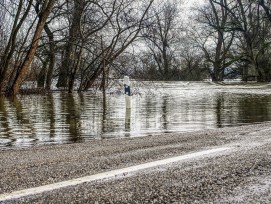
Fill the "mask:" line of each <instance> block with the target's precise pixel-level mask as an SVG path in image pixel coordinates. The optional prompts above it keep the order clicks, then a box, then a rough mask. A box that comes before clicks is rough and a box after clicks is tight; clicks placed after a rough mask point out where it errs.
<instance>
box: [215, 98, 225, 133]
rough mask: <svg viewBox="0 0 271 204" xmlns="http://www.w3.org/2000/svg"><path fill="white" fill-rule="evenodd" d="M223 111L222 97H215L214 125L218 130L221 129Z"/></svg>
mask: <svg viewBox="0 0 271 204" xmlns="http://www.w3.org/2000/svg"><path fill="white" fill-rule="evenodd" d="M223 110H224V97H223V95H222V94H219V95H218V96H216V105H215V113H216V120H217V121H216V124H217V127H218V128H221V127H222V119H221V117H222V115H223Z"/></svg>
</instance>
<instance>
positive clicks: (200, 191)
mask: <svg viewBox="0 0 271 204" xmlns="http://www.w3.org/2000/svg"><path fill="white" fill-rule="evenodd" d="M270 131H271V126H270V123H265V124H257V125H249V126H241V127H232V128H224V129H218V130H206V131H200V132H192V133H178V134H177V133H176V134H166V135H160V136H152V137H146V138H133V139H119V140H103V141H93V142H89V143H82V144H70V145H55V146H43V147H34V148H30V149H10V150H0V162H1V166H0V175H1V177H0V194H1V195H0V200H1V196H2V197H3V194H9V193H12V192H14V191H18V190H23V189H28V188H33V187H38V186H43V185H48V184H53V183H57V182H61V181H67V180H70V179H74V178H80V177H85V176H90V175H93V174H97V173H102V172H108V171H111V170H116V169H120V168H125V167H130V166H134V165H139V164H142V163H148V162H152V161H156V160H160V159H167V158H171V157H176V156H180V155H187V154H192V153H196V152H200V151H206V150H210V149H215V148H221V147H223V148H224V147H226V148H229V150H227V151H222V152H218V153H215V154H208V155H204V156H199V157H195V158H191V159H186V160H182V161H179V162H175V163H171V164H166V165H162V166H157V167H152V168H149V169H144V170H140V171H135V172H133V173H129V174H127V175H126V174H124V175H123V176H118V177H115V178H110V179H106V180H98V181H93V182H85V183H82V184H79V185H75V186H70V187H65V188H60V189H57V190H53V191H47V192H44V193H39V194H34V195H31V196H26V197H21V198H18V199H13V200H4V201H1V202H2V203H271V134H270Z"/></svg>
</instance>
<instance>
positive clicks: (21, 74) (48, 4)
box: [7, 0, 55, 95]
mask: <svg viewBox="0 0 271 204" xmlns="http://www.w3.org/2000/svg"><path fill="white" fill-rule="evenodd" d="M39 3H40V13H39V20H38V23H37V25H36V29H35V32H34V36H33V39H32V43H31V45H30V48H29V50H28V52H27V54H26V57H25V59H24V61H23V63H22V65H21V67H20V68H19V70H18V72H17V74H16V76H15V80H14V82H13V84H12V86H11V88H10V90H8V91H7V94H8V95H16V94H17V93H18V92H19V89H20V86H21V84H22V82H23V80H24V78H25V76H26V75H27V73H28V70H29V67H30V64H31V62H32V61H33V59H34V56H35V53H36V50H37V47H38V43H39V40H40V36H41V33H42V30H43V28H44V25H45V23H46V20H47V18H48V16H49V15H50V13H51V10H52V9H53V6H54V3H55V0H45V1H43V2H42V3H41V2H39Z"/></svg>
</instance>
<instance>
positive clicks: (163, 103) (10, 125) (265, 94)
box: [0, 82, 271, 148]
mask: <svg viewBox="0 0 271 204" xmlns="http://www.w3.org/2000/svg"><path fill="white" fill-rule="evenodd" d="M133 86H134V87H133ZM133 88H134V94H135V95H133V97H132V109H131V110H129V109H128V110H126V108H125V98H124V95H122V94H121V92H122V87H119V90H118V89H114V90H109V91H108V94H107V98H106V102H105V103H104V100H103V98H102V94H101V93H96V94H95V93H90V92H88V93H82V94H77V93H73V94H68V93H60V92H55V93H52V94H50V95H46V96H41V95H30V96H18V97H17V98H15V99H13V100H11V99H8V98H0V148H10V147H26V146H33V145H44V144H60V143H72V142H84V141H88V140H93V139H109V138H122V137H139V136H148V135H154V134H160V133H168V132H185V131H195V130H202V129H211V128H221V127H225V126H237V125H243V124H251V123H260V122H265V121H271V86H268V85H261V86H255V85H227V86H222V85H215V84H211V83H208V82H198V83H195V82H190V83H188V82H174V83H173V82H170V83H149V84H144V85H142V84H135V83H134V84H133V85H132V89H133Z"/></svg>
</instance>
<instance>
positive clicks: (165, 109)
mask: <svg viewBox="0 0 271 204" xmlns="http://www.w3.org/2000/svg"><path fill="white" fill-rule="evenodd" d="M168 105H169V104H168V96H163V97H162V114H161V115H162V116H161V123H162V128H163V130H167V129H168V123H169V121H168V114H169V107H168Z"/></svg>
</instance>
